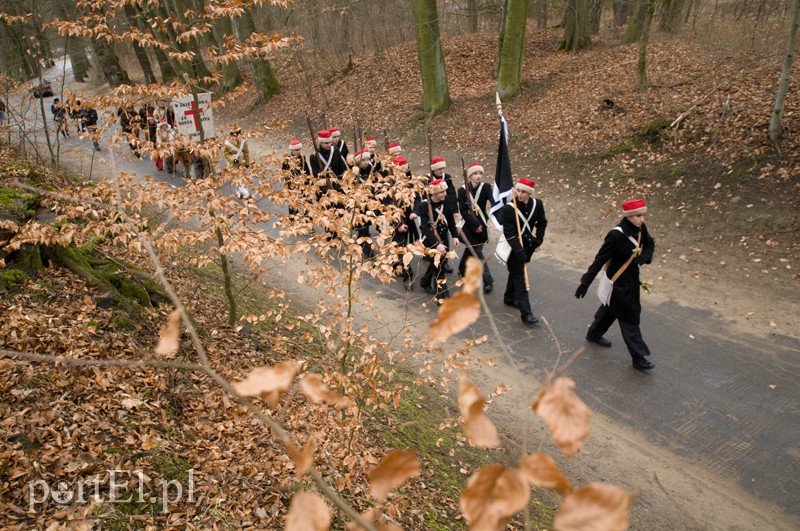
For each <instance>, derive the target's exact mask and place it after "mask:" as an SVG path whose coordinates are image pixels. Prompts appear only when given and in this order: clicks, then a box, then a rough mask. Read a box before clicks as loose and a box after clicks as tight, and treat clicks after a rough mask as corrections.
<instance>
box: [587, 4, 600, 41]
mask: <svg viewBox="0 0 800 531" xmlns="http://www.w3.org/2000/svg"><path fill="white" fill-rule="evenodd" d="M602 17H603V0H589V35H597V34H598V33H600V19H601V18H602Z"/></svg>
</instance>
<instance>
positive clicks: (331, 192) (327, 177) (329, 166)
mask: <svg viewBox="0 0 800 531" xmlns="http://www.w3.org/2000/svg"><path fill="white" fill-rule="evenodd" d="M331 144H332V139H331V132H330V131H328V130H327V129H326V130H322V131H320V132H318V133H317V145H318V148H317V152H316V153H314V154H313V155H311V156H310V157H309V160H308V165H309V166H311V173H312V174H313V176H314V185H315V186H316V187H317V190H318V191H317V201H318V202H319V203H321V204H323V206H324V207H325V208H340V207H342V206H343V205H344V203H342V202H341V201H340V200H339V199H337V198H335V197H330V198H329V196H338V195H339V194H340V193H341V192H342V185H341V183H340V181H339V180H340V178H341V176H342V175H344V172H346V171H347V165H346V164H345V163H344V161H343V160H342V157H341V156H340V154H339V152H338V151H336V150H334V149H333V147H332V146H331ZM325 231H326V232H327V239H328V240H331V239H333V238H338V237H339V234H338V231H337V230H336V229H335V228H334V226H333V224H332V223H329V224H328V226H327V227H326V228H325Z"/></svg>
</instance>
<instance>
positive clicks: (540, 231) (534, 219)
mask: <svg viewBox="0 0 800 531" xmlns="http://www.w3.org/2000/svg"><path fill="white" fill-rule="evenodd" d="M517 209H519V213H515V212H514V202H513V201H509V202H508V203H506V205H505V206H504V207H503V208H502V209H501V210H500V215H501V219H502V220H503V236H505V238H506V241H508V243H509V245H511V255H512V256H515V257H518V259H519V256H520V254H521V253H522V252H523V251H524V252H525V261H526V262H529V261H530V259H531V256H533V252H534V251H535V250H536V249H538V248H539V246H540V245H542V242H543V241H544V232H545V230H547V218H546V217H545V215H544V203H542V202H541V200H539V199H536V198H533V197H531V198H530V199H528V202H527V203H522V202H520V201H517ZM531 209H533V214H532V215H530V214H531ZM516 215H519V228H520V230H521V231H522V244H520V242H519V233H518V232H517V222H516V220H515V219H514V217H515V216H516ZM529 215H530V221H528V227H525V220H526V219H528V216H529ZM531 231H534V232H531Z"/></svg>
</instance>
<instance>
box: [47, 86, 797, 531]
mask: <svg viewBox="0 0 800 531" xmlns="http://www.w3.org/2000/svg"><path fill="white" fill-rule="evenodd" d="M49 104H50V99H49V98H48V99H47V100H46V106H47V107H48V108H49ZM107 145H108V144H107V143H104V146H107ZM90 147H91V144H89V143H88V141H83V142H80V141H79V140H77V139H75V138H74V137H73V138H71V139H67V140H66V141H65V148H68V149H73V150H76V151H78V150H80V151H81V153H83V154H82V155H81V157H80V159H79V163H78V164H77V165H78V166H79V167H77V168H75V169H78V170H83V171H86V165H88V164H89V163H90V161H91V157H92V151H91V149H90ZM119 152H121V153H125V150H119ZM104 155H106V153H100V156H104ZM120 167H121V169H123V170H124V171H129V172H137V173H138V174H140V175H144V174H145V173H155V175H156V177H157V178H159V179H161V180H165V181H168V182H170V183H171V184H173V185H175V186H184V185H185V183H184V182H183V180H182V179H180V178H177V177H172V176H169V175H168V174H167V173H166V172H155V171H154V168H153V166H152V162H143V161H134V160H130V158H129V157H128V160H122V161H120ZM652 230H653V232H654V235H655V237H656V244H658V227H653V228H652ZM598 244H599V240H598ZM588 258H590V257H587V259H588ZM587 263H588V262H587ZM530 272H531V284H532V291H533V299H534V300H535V304H534V311H535V312H536V313H537V314H539V315H545V316H546V317H547V319H548V321H549V322H550V323H551V324H552V326H553V330H554V332H555V334H556V336H557V337H558V339H559V340H560V342H561V344H562V346H563V347H564V348H566V349H567V350H570V351H571V350H573V349H574V348H577V347H578V346H582V345H585V346H586V347H587V349H586V352H585V353H584V354H583V356H581V357H580V358H579V359H578V360H577V361H576V362H575V363H574V364H573V366H572V367H571V368H570V372H569V374H570V376H571V377H572V378H573V379H574V380H576V382H578V387H579V393H580V394H581V396H582V397H583V398H584V400H585V401H586V402H587V404H588V406H589V407H590V408H591V409H592V410H593V411H594V412H596V413H600V414H602V415H604V416H605V417H607V419H608V420H609V421H610V422H611V423H616V424H617V425H619V426H624V427H626V428H627V429H630V430H632V431H634V432H637V433H640V434H642V435H643V436H644V437H645V438H646V439H647V440H648V441H649V442H651V443H653V444H655V445H658V446H660V447H662V448H664V449H667V450H669V451H670V452H672V453H674V454H676V455H678V456H681V457H683V458H686V459H687V460H689V461H691V462H693V463H698V464H700V465H702V466H703V467H704V468H706V469H707V470H708V471H710V472H711V473H712V474H714V475H716V476H718V477H720V478H724V479H727V480H734V481H735V482H737V483H738V484H739V485H740V486H741V487H742V488H743V489H744V490H745V491H747V492H749V493H751V494H753V495H754V496H755V497H757V498H760V499H762V500H772V501H773V502H775V503H776V504H777V505H778V506H779V507H780V508H781V510H782V511H783V512H785V513H786V514H787V515H789V516H790V518H791V519H792V520H793V521H794V522H800V386H799V385H798V382H799V381H800V378H798V376H800V341H797V340H795V339H792V338H788V337H781V336H771V337H769V338H766V339H756V338H752V337H742V336H738V335H734V334H732V333H730V332H728V331H727V329H726V327H725V326H722V324H721V322H720V321H719V319H717V318H715V317H714V316H713V315H712V314H710V313H708V312H704V311H698V310H694V309H690V308H685V307H681V306H679V305H677V304H675V303H672V302H667V303H663V304H653V303H651V301H650V300H649V299H648V297H647V296H646V295H643V297H644V312H643V322H642V331H643V334H644V337H645V339H646V340H647V342H648V344H649V345H650V347H651V350H652V351H653V357H652V359H653V361H654V362H655V363H656V365H657V367H656V369H655V370H654V371H652V372H651V373H649V374H643V373H640V372H637V371H634V370H633V369H632V368H631V367H630V358H629V356H628V354H627V352H626V350H625V348H624V344H623V342H622V339H621V336H620V334H619V331H618V329H617V328H612V330H611V331H610V332H609V334H608V336H607V337H608V338H609V339H611V340H612V341H613V342H614V346H613V348H611V349H603V348H601V347H597V346H594V345H588V344H586V343H585V342H584V341H583V337H584V335H585V330H586V326H587V325H588V324H589V322H590V321H591V318H592V315H593V313H594V311H595V309H596V307H597V305H596V303H595V301H594V297H593V295H592V293H593V292H590V294H589V295H588V296H587V298H586V299H584V300H581V301H578V300H576V299H575V298H574V297H573V296H572V293H573V292H574V288H575V286H576V284H577V281H578V278H579V272H576V271H573V270H570V269H569V268H566V267H564V266H563V265H562V264H561V263H559V262H557V261H556V260H553V259H538V258H537V260H536V261H535V262H534V264H533V265H532V266H531V267H530ZM493 273H494V275H495V278H496V291H495V292H494V293H493V294H492V295H490V296H489V297H488V301H489V305H490V307H491V309H492V312H493V314H494V316H495V318H496V319H497V321H498V323H499V325H500V328H501V331H502V333H503V334H504V335H505V337H506V339H507V340H508V341H509V343H510V344H511V345H512V346H513V349H514V352H515V364H516V367H517V368H518V369H519V371H520V372H521V373H522V376H528V375H529V376H530V377H531V378H535V379H537V380H539V381H541V380H542V379H543V376H544V370H546V369H549V368H550V367H551V366H552V362H553V361H554V360H555V356H556V350H555V347H554V345H553V342H552V341H550V340H548V339H547V337H546V334H544V333H542V328H541V327H535V328H533V329H530V328H526V327H524V326H523V325H522V324H521V323H520V321H519V316H518V313H517V312H516V311H515V310H513V309H510V308H508V307H506V306H504V305H503V304H502V289H503V287H504V285H505V280H506V273H505V270H504V268H500V267H498V264H496V263H495V264H493ZM453 282H454V280H453V277H452V275H451V284H452V283H453ZM374 287H375V288H377V285H376V286H374ZM380 291H381V293H382V295H381V296H382V297H384V298H385V299H386V300H387V302H388V303H394V302H396V301H397V300H398V299H399V298H400V297H401V296H404V294H403V292H402V290H401V286H400V285H399V283H397V284H395V285H393V286H389V287H388V288H387V287H385V286H383V287H381V289H380ZM426 298H427V297H426V296H425V295H424V294H423V293H422V291H421V290H420V289H419V287H417V288H416V289H415V291H414V292H413V294H412V298H411V300H412V301H416V302H418V303H421V302H423V301H424V300H426ZM473 333H475V334H476V335H481V334H484V333H486V334H490V335H491V331H490V329H489V327H488V324H487V320H486V317H485V316H484V317H481V319H480V320H479V321H478V323H477V324H476V325H475V326H474V327H473ZM765 524H766V523H765ZM769 527H771V526H770V525H768V524H767V525H766V526H765V528H769ZM773 527H774V526H773Z"/></svg>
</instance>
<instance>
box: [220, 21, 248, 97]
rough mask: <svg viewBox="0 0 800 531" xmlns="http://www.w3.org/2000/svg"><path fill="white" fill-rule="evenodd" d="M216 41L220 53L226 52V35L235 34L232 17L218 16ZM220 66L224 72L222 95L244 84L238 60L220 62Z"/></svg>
mask: <svg viewBox="0 0 800 531" xmlns="http://www.w3.org/2000/svg"><path fill="white" fill-rule="evenodd" d="M213 26H214V29H213V34H214V41H215V43H216V45H217V50H218V54H220V55H221V54H224V53H225V36H226V35H233V24H232V23H231V19H230V18H227V17H225V18H218V19H217V20H215V21H214V25H213ZM218 68H219V70H220V72H222V86H221V87H220V91H219V92H220V95H222V94H225V93H227V92H230V91H231V90H233V89H234V88H236V87H238V86H239V85H241V84H242V81H243V80H242V74H241V72H239V65H238V64H236V62H228V63H219V64H218Z"/></svg>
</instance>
